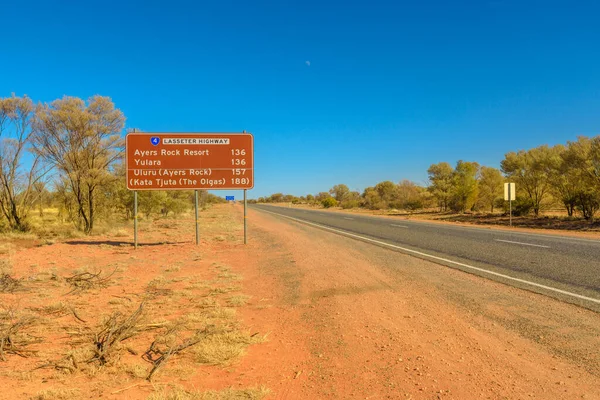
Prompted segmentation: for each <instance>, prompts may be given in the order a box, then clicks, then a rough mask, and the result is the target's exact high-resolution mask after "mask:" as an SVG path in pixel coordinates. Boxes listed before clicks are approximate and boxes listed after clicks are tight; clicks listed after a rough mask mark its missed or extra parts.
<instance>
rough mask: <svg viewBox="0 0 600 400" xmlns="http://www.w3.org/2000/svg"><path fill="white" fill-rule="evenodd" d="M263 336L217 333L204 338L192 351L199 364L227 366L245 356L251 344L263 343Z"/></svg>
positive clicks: (235, 332) (233, 332) (240, 332)
mask: <svg viewBox="0 0 600 400" xmlns="http://www.w3.org/2000/svg"><path fill="white" fill-rule="evenodd" d="M264 340H265V338H264V336H259V335H258V334H257V333H255V334H250V333H248V332H242V331H228V332H219V333H215V334H213V335H210V336H208V337H206V339H204V340H203V341H202V342H200V343H199V344H197V345H196V346H195V347H194V349H193V352H194V358H195V360H196V362H198V363H200V364H208V365H229V364H231V363H232V362H234V361H236V360H237V359H238V358H239V357H241V356H242V355H244V354H245V352H246V348H247V347H248V346H249V345H251V344H256V343H262V342H264Z"/></svg>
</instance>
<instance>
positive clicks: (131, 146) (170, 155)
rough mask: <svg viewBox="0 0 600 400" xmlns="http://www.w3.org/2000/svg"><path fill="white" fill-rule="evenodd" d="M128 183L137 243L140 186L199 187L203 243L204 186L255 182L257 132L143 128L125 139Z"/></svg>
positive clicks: (226, 186) (239, 185)
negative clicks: (202, 209)
mask: <svg viewBox="0 0 600 400" xmlns="http://www.w3.org/2000/svg"><path fill="white" fill-rule="evenodd" d="M125 165H126V167H127V169H126V179H127V188H128V189H129V190H133V191H134V208H135V210H134V214H135V215H134V218H135V221H134V241H135V246H136V248H137V191H138V190H194V191H195V194H194V203H195V204H194V205H195V212H196V244H199V242H200V233H199V221H198V190H225V189H243V190H244V243H246V221H245V219H246V218H245V214H246V211H245V209H246V190H247V189H252V188H253V187H254V137H253V136H252V135H251V134H249V133H246V132H245V131H244V133H142V132H131V133H129V134H128V135H127V136H126V138H125Z"/></svg>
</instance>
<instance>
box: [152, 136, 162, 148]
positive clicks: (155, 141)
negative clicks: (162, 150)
mask: <svg viewBox="0 0 600 400" xmlns="http://www.w3.org/2000/svg"><path fill="white" fill-rule="evenodd" d="M150 143H152V145H153V146H158V144H159V143H160V138H159V137H158V136H152V137H151V138H150Z"/></svg>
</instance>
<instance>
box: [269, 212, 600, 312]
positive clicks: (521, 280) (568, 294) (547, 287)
mask: <svg viewBox="0 0 600 400" xmlns="http://www.w3.org/2000/svg"><path fill="white" fill-rule="evenodd" d="M262 211H264V212H267V213H269V214H274V215H278V216H280V217H283V218H287V219H291V220H293V221H297V222H300V223H303V224H307V225H313V226H316V227H319V228H321V229H325V230H328V231H331V232H336V233H340V234H342V235H345V236H349V237H354V238H358V239H361V240H364V241H366V242H371V243H377V244H379V245H382V246H387V247H391V248H393V249H398V250H402V251H405V252H407V253H412V254H417V255H420V256H423V257H428V258H431V259H434V260H438V261H443V262H447V263H450V264H454V265H458V266H461V267H464V268H469V269H472V270H474V271H479V272H483V273H486V274H490V275H494V276H498V277H500V278H504V279H508V280H511V281H515V282H519V283H524V284H526V285H530V286H534V287H537V288H541V289H546V290H549V291H552V292H556V293H560V294H564V295H566V296H571V297H576V298H578V299H582V300H587V301H591V302H593V303H596V304H600V300H599V299H594V298H592V297H587V296H583V295H580V294H577V293H571V292H568V291H566V290H562V289H557V288H553V287H551V286H546V285H542V284H540V283H535V282H531V281H527V280H525V279H520V278H515V277H512V276H509V275H504V274H500V273H498V272H494V271H488V270H487V269H483V268H479V267H474V266H472V265H468V264H463V263H461V262H457V261H452V260H449V259H447V258H442V257H437V256H433V255H431V254H427V253H422V252H420V251H416V250H411V249H407V248H405V247H400V246H396V245H393V244H389V243H385V242H381V241H379V240H375V239H370V238H368V237H364V236H359V235H355V234H353V233H349V232H345V231H342V230H338V229H333V228H329V227H327V226H324V225H319V224H315V223H312V222H308V221H304V220H301V219H297V218H293V217H288V216H287V215H283V214H278V213H274V212H271V211H266V210H264V209H263V210H262Z"/></svg>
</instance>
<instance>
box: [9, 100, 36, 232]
mask: <svg viewBox="0 0 600 400" xmlns="http://www.w3.org/2000/svg"><path fill="white" fill-rule="evenodd" d="M34 112H35V107H34V105H33V102H32V101H31V99H30V98H29V97H27V96H23V97H16V96H14V95H13V96H12V97H8V98H4V99H2V98H0V140H1V141H0V212H1V213H2V215H4V217H5V218H6V219H7V221H8V225H9V226H10V228H11V229H16V230H20V231H24V230H27V223H26V218H27V214H28V212H29V211H30V209H31V207H32V203H33V201H34V199H35V191H34V187H35V185H36V184H38V183H39V182H40V179H41V178H42V177H43V176H44V175H45V174H46V172H47V170H46V169H45V168H44V166H43V165H42V163H41V162H40V161H41V160H40V158H39V157H38V156H34V157H33V160H31V161H30V162H29V163H28V166H27V167H26V166H24V165H23V163H22V159H23V156H24V153H25V152H26V151H27V146H29V144H30V141H31V135H32V120H33V116H34Z"/></svg>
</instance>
